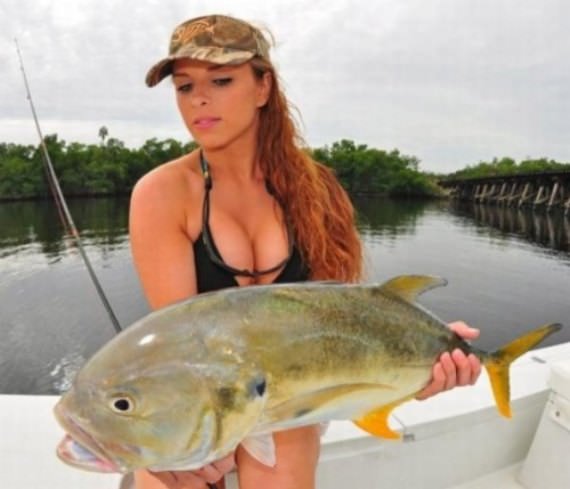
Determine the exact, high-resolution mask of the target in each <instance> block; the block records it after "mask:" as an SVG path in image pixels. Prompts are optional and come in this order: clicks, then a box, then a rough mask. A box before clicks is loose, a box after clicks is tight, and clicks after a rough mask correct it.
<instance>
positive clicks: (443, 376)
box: [130, 15, 480, 489]
mask: <svg viewBox="0 0 570 489" xmlns="http://www.w3.org/2000/svg"><path fill="white" fill-rule="evenodd" d="M169 75H171V76H172V80H173V83H174V88H175V92H176V101H177V104H178V108H179V110H180V113H181V115H182V118H183V120H184V122H185V124H186V126H187V128H188V130H189V131H190V134H191V135H192V137H193V139H194V140H195V141H196V142H197V143H198V145H199V149H198V150H196V151H193V152H192V153H190V154H188V155H184V156H183V157H181V158H179V159H176V160H174V161H170V162H168V163H165V164H164V165H162V166H159V167H158V168H156V169H155V170H153V171H151V172H150V173H148V174H147V175H145V176H144V177H143V178H142V179H141V180H140V181H139V182H138V183H137V185H136V187H135V189H134V191H133V195H132V200H131V215H130V237H131V245H132V251H133V257H134V261H135V265H136V268H137V271H138V273H139V276H140V279H141V282H142V285H143V288H144V292H145V295H146V297H147V298H148V301H149V303H150V305H151V307H152V308H153V309H156V308H160V307H163V306H166V305H167V304H170V303H173V302H176V301H178V300H181V299H185V298H187V297H189V296H191V295H194V294H197V293H201V292H206V291H210V290H216V289H220V288H224V287H231V286H245V285H251V284H267V283H274V282H294V281H302V280H318V279H335V280H341V281H345V282H355V281H357V280H359V278H360V276H361V262H362V258H361V257H362V255H361V245H360V241H359V239H358V234H357V231H356V229H355V225H354V216H353V209H352V206H351V203H350V201H349V199H348V197H347V195H346V193H345V192H344V191H343V190H342V188H341V187H340V185H339V184H338V182H337V181H336V180H335V178H334V176H333V175H332V173H331V172H330V171H329V170H328V169H327V168H325V167H324V166H322V165H320V164H317V163H315V162H314V161H313V160H312V159H311V158H310V157H309V156H308V155H307V154H306V152H305V151H303V150H302V149H301V147H302V144H301V141H300V139H299V137H298V134H297V131H296V128H295V125H294V123H293V121H292V118H291V116H290V112H289V107H288V103H287V101H286V99H285V97H284V95H283V93H282V91H281V89H280V88H279V80H278V78H277V75H276V73H275V69H274V68H273V66H272V64H271V62H270V59H269V44H268V43H267V41H266V39H265V38H264V36H263V35H262V33H261V32H260V31H259V30H258V29H256V28H254V27H253V26H251V25H249V24H247V23H245V22H243V21H240V20H238V19H234V18H231V17H226V16H221V15H212V16H206V17H199V18H196V19H191V20H189V21H187V22H184V23H183V24H181V25H180V26H178V27H177V28H176V29H175V31H174V33H173V35H172V38H171V42H170V53H169V56H168V57H167V58H165V59H163V60H162V61H160V62H159V63H157V64H156V65H155V66H153V67H152V68H151V70H150V71H149V73H148V75H147V79H146V81H147V84H148V85H149V86H154V85H155V84H157V83H158V82H159V81H161V80H162V79H163V78H165V77H166V76H169ZM453 327H454V329H455V330H456V331H457V332H458V334H460V335H462V336H463V337H465V338H468V339H471V338H474V337H476V336H477V334H478V332H477V331H476V330H473V329H470V328H468V327H467V326H465V325H464V324H462V323H458V324H456V325H454V326H453ZM479 371H480V365H479V362H478V361H477V359H476V358H475V357H469V358H466V357H465V356H464V355H463V353H461V352H459V351H458V352H454V353H453V355H452V356H450V355H444V356H443V357H442V359H441V361H440V362H438V363H437V364H436V365H435V366H434V372H433V377H434V379H433V382H432V383H431V384H430V385H429V386H428V387H426V389H425V390H424V391H423V392H422V393H421V394H420V396H419V398H426V397H429V396H431V395H433V394H435V393H437V392H440V391H442V390H446V389H449V388H452V387H454V386H455V385H466V384H471V383H473V382H474V381H475V380H476V378H477V376H478V375H479ZM274 438H275V444H276V450H277V453H276V455H277V460H278V461H279V463H278V464H277V466H276V467H275V468H269V467H266V466H264V465H262V464H260V463H259V462H257V461H256V460H254V459H253V458H251V457H250V456H249V455H248V454H247V453H246V452H245V451H243V450H241V449H239V448H238V450H237V451H236V454H235V461H236V462H237V465H238V467H239V471H238V474H239V480H240V487H242V488H243V489H249V488H252V489H253V488H259V487H263V488H266V489H285V488H293V487H294V488H296V489H305V488H307V489H308V488H312V487H314V476H315V467H316V463H317V460H318V454H319V430H318V428H316V427H312V426H309V427H304V428H300V429H295V430H290V431H286V432H280V433H277V434H275V436H274ZM233 465H234V456H230V457H227V458H226V459H224V460H222V461H219V462H217V463H214V464H212V465H209V466H207V467H205V468H203V469H201V470H198V471H192V472H190V471H187V472H177V473H174V472H169V473H160V474H151V473H150V472H147V471H139V472H138V473H137V474H136V475H135V481H136V487H137V488H138V489H149V488H153V489H156V488H164V487H168V488H172V489H174V488H176V489H181V488H204V487H206V482H208V483H214V482H216V481H218V480H219V479H221V478H222V477H223V474H224V473H226V472H227V471H229V470H230V469H232V468H233ZM220 485H221V484H220Z"/></svg>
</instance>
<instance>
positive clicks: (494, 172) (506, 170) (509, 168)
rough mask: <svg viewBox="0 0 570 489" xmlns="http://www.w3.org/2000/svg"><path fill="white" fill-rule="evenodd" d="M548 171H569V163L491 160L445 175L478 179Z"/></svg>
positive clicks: (540, 160)
mask: <svg viewBox="0 0 570 489" xmlns="http://www.w3.org/2000/svg"><path fill="white" fill-rule="evenodd" d="M549 171H570V163H560V162H558V161H554V160H552V159H548V158H536V159H525V160H521V161H519V162H517V161H515V160H514V159H513V158H509V157H503V158H493V159H492V160H491V161H481V162H479V163H478V164H476V165H470V166H467V167H465V168H463V169H461V170H458V171H456V172H454V173H451V174H449V175H447V178H454V179H455V178H479V177H495V176H503V175H517V174H521V173H544V172H549Z"/></svg>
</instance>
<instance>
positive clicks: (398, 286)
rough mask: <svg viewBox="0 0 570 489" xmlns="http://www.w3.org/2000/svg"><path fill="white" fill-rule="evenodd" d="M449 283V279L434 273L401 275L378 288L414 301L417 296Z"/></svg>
mask: <svg viewBox="0 0 570 489" xmlns="http://www.w3.org/2000/svg"><path fill="white" fill-rule="evenodd" d="M444 285H447V280H445V279H444V278H441V277H435V276H432V275H400V276H398V277H394V278H393V279H391V280H388V281H387V282H384V283H383V284H382V285H381V286H380V287H379V288H378V290H379V291H381V292H383V293H384V294H387V295H394V296H396V297H400V298H401V299H403V300H405V301H406V302H411V303H414V302H415V301H416V298H417V297H418V296H419V295H420V294H423V293H424V292H426V291H428V290H431V289H433V288H435V287H442V286H444Z"/></svg>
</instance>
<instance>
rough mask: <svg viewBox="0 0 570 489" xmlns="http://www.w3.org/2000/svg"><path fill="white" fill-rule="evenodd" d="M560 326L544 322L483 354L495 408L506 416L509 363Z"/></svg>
mask: <svg viewBox="0 0 570 489" xmlns="http://www.w3.org/2000/svg"><path fill="white" fill-rule="evenodd" d="M561 328H562V325H561V324H558V323H551V324H546V325H544V326H541V327H539V328H537V329H535V330H533V331H531V332H530V333H527V334H525V335H523V336H521V337H520V338H517V339H515V340H513V341H511V342H510V343H508V344H507V345H505V346H503V347H502V348H500V349H499V350H497V351H495V352H493V353H491V354H489V355H486V356H485V359H484V361H483V365H484V367H485V369H486V370H487V373H488V374H489V379H490V381H491V388H492V389H493V396H494V397H495V403H496V404H497V409H498V410H499V412H500V413H501V414H502V415H503V416H505V417H506V418H510V417H511V415H512V414H511V405H510V398H511V393H510V390H511V389H510V384H509V367H510V365H511V363H512V362H513V361H515V360H516V359H517V358H518V357H520V356H521V355H522V354H524V353H526V352H527V351H529V350H530V349H531V348H533V347H535V346H536V345H538V344H539V343H540V342H541V341H542V340H544V339H545V338H546V337H547V336H550V335H551V334H552V333H555V332H556V331H559V330H560V329H561Z"/></svg>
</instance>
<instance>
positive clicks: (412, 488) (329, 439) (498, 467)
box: [0, 343, 570, 489]
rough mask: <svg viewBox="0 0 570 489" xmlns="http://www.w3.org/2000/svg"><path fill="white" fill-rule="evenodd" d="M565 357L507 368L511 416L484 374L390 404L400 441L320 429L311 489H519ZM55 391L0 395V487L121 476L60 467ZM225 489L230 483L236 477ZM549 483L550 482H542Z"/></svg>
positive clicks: (103, 483)
mask: <svg viewBox="0 0 570 489" xmlns="http://www.w3.org/2000/svg"><path fill="white" fill-rule="evenodd" d="M569 358H570V343H565V344H562V345H557V346H553V347H549V348H544V349H541V350H534V351H532V352H530V353H529V354H527V355H525V356H523V357H522V358H521V359H519V360H518V361H517V362H516V363H515V364H514V366H513V367H512V369H511V385H512V389H511V397H512V405H513V412H514V416H513V419H512V420H510V421H509V420H505V419H504V418H501V417H500V416H499V415H498V414H497V413H496V411H495V408H494V405H493V401H492V395H491V391H490V386H489V383H488V380H487V376H486V375H482V376H481V378H480V380H479V382H478V383H477V385H475V386H473V387H469V388H462V389H455V390H453V391H450V392H447V393H444V394H441V395H439V396H436V397H434V398H432V399H429V400H427V401H424V402H415V401H412V402H409V403H407V404H405V405H404V406H401V407H400V408H398V409H397V410H396V413H395V416H394V417H393V419H392V426H393V427H395V428H399V429H401V430H402V431H403V433H404V434H405V440H404V441H403V442H393V441H385V440H379V439H376V438H374V437H371V436H368V435H367V434H365V433H363V432H362V431H361V430H359V429H358V428H356V427H355V426H354V425H353V424H352V423H351V422H348V421H341V422H333V423H331V426H330V427H329V429H328V431H327V433H326V434H325V435H324V436H323V447H322V453H321V460H320V463H319V468H318V474H317V478H318V479H317V480H318V487H319V488H326V489H329V488H330V489H336V488H346V487H367V488H379V489H380V488H406V489H483V488H485V489H488V488H490V487H492V488H494V489H521V488H523V487H524V486H522V485H519V483H518V482H516V475H517V474H518V471H519V470H518V469H519V467H520V464H521V462H522V460H524V458H525V456H526V453H527V451H528V448H529V446H530V443H531V442H532V439H533V436H534V432H535V430H536V427H537V425H538V421H539V419H540V416H541V413H542V411H543V408H544V405H545V403H546V400H547V397H548V387H547V380H548V377H549V373H550V365H551V364H552V363H556V362H558V361H562V360H567V359H569ZM56 401H57V397H55V396H17V395H0V420H1V423H0V473H1V474H2V484H1V487H2V489H38V488H57V489H65V488H81V489H91V488H93V489H95V488H96V489H104V488H113V489H116V488H118V486H119V483H120V476H119V475H109V474H95V473H89V472H83V471H80V470H76V469H73V468H71V467H68V466H67V465H65V464H63V463H62V462H60V461H59V459H58V458H57V457H56V455H55V446H56V445H57V443H58V442H59V440H60V438H61V437H62V436H63V431H62V430H61V428H60V427H59V426H58V424H57V423H56V421H55V419H54V418H53V415H52V407H53V405H54V404H55V402H56ZM228 487H230V488H237V483H236V481H235V476H233V475H230V476H229V477H228ZM549 489H550V488H549Z"/></svg>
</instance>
